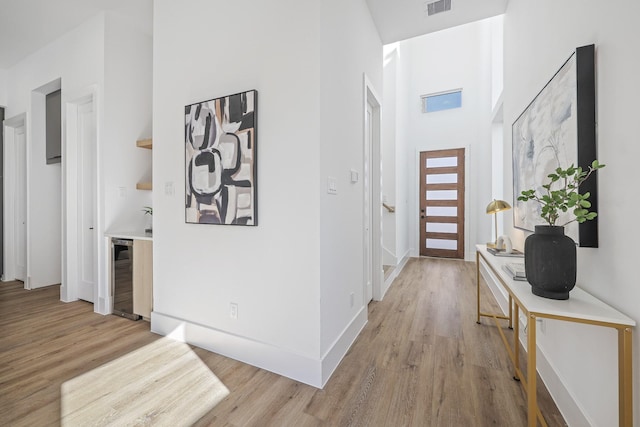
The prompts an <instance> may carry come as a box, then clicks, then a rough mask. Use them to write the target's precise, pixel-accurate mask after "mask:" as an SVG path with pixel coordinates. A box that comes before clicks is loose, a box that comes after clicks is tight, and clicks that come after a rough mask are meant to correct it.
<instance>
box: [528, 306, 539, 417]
mask: <svg viewBox="0 0 640 427" xmlns="http://www.w3.org/2000/svg"><path fill="white" fill-rule="evenodd" d="M536 380H537V378H536V316H535V315H534V314H531V313H529V317H528V318H527V419H528V426H529V427H536V426H537V420H536V415H537V412H538V401H537V397H538V396H537V394H536Z"/></svg>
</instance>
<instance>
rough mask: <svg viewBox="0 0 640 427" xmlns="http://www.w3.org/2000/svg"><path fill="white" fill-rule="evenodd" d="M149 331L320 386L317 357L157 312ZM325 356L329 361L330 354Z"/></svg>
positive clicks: (320, 375)
mask: <svg viewBox="0 0 640 427" xmlns="http://www.w3.org/2000/svg"><path fill="white" fill-rule="evenodd" d="M151 332H154V333H156V334H160V335H164V336H167V337H169V338H171V339H174V340H177V341H181V342H186V343H188V344H191V345H195V346H197V347H200V348H203V349H205V350H209V351H212V352H214V353H218V354H221V355H222V356H225V357H230V358H232V359H235V360H238V361H240V362H244V363H248V364H250V365H253V366H257V367H258V368H262V369H266V370H267V371H271V372H274V373H276V374H279V375H283V376H285V377H288V378H291V379H294V380H296V381H300V382H302V383H305V384H308V385H311V386H314V387H318V388H320V387H322V385H323V384H322V377H323V375H322V361H321V360H320V359H319V358H318V359H314V358H312V357H309V356H305V355H301V354H298V353H294V352H292V351H290V350H287V349H284V348H279V347H275V346H272V345H270V344H267V343H264V342H260V341H256V340H253V339H250V338H246V337H241V336H238V335H233V334H230V333H228V332H225V331H221V330H219V329H215V328H211V327H209V326H205V325H200V324H197V323H194V322H190V321H188V320H184V319H180V318H177V317H173V316H170V315H168V314H163V313H158V312H157V311H154V312H152V313H151ZM332 351H333V350H332ZM328 357H330V360H333V355H330V356H328ZM328 362H329V361H328ZM329 364H330V363H329ZM327 377H328V376H327Z"/></svg>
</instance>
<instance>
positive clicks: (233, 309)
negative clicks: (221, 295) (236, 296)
mask: <svg viewBox="0 0 640 427" xmlns="http://www.w3.org/2000/svg"><path fill="white" fill-rule="evenodd" d="M229 317H231V318H232V319H237V318H238V304H236V303H235V302H232V303H231V304H230V305H229Z"/></svg>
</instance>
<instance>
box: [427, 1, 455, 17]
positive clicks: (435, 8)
mask: <svg viewBox="0 0 640 427" xmlns="http://www.w3.org/2000/svg"><path fill="white" fill-rule="evenodd" d="M448 10H451V0H439V1H434V2H432V3H427V15H428V16H431V15H435V14H436V13H441V12H446V11H448Z"/></svg>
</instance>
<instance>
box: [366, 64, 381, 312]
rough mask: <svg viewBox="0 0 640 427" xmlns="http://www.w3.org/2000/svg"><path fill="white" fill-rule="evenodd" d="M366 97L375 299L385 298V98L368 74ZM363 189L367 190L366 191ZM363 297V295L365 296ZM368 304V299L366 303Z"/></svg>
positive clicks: (370, 236) (372, 266) (372, 275)
mask: <svg viewBox="0 0 640 427" xmlns="http://www.w3.org/2000/svg"><path fill="white" fill-rule="evenodd" d="M363 86H364V97H363V101H364V102H363V105H362V139H363V170H364V144H367V143H368V142H367V140H366V134H367V130H366V126H367V124H366V123H367V121H366V115H367V105H370V106H371V109H372V112H373V134H372V137H371V147H370V150H369V165H368V166H369V167H368V170H369V172H370V175H369V190H370V197H369V200H370V203H371V208H370V212H369V214H370V215H371V229H370V231H369V232H370V235H369V238H370V242H371V252H370V253H371V263H370V265H371V269H372V274H371V278H372V283H371V285H372V291H373V292H372V293H373V299H374V300H376V301H380V300H382V297H383V296H384V293H383V289H382V287H383V283H384V280H383V279H384V273H383V271H382V153H381V150H382V148H381V142H380V138H381V130H380V127H381V123H382V111H381V109H382V102H381V100H382V98H381V97H380V96H379V95H378V92H377V91H376V90H375V88H374V87H373V84H372V83H371V81H370V80H369V78H368V77H367V75H366V74H364V75H363ZM363 191H364V190H363ZM365 200H366V199H365V196H364V194H363V195H362V204H363V206H362V208H363V210H362V219H363V240H362V244H363V248H362V253H363V256H365V252H366V251H365V247H364V245H365V239H366V238H367V236H365V235H364V233H365V228H364V219H365V209H367V208H368V207H367V206H365ZM366 265H367V263H366V262H363V274H364V277H363V287H364V289H363V295H366V286H367V274H366V272H365V271H364V268H365V266H366ZM363 298H364V297H363ZM364 303H365V304H367V303H368V301H365V302H364Z"/></svg>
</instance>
